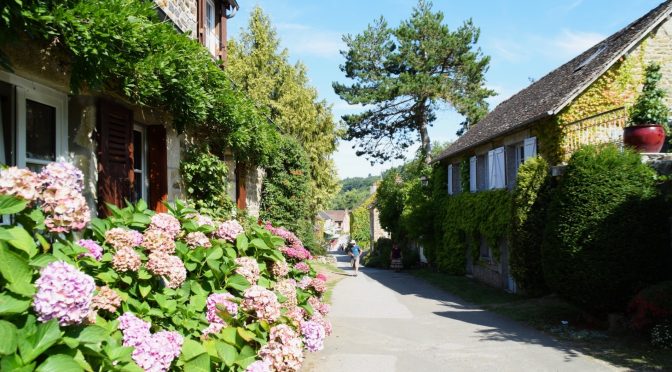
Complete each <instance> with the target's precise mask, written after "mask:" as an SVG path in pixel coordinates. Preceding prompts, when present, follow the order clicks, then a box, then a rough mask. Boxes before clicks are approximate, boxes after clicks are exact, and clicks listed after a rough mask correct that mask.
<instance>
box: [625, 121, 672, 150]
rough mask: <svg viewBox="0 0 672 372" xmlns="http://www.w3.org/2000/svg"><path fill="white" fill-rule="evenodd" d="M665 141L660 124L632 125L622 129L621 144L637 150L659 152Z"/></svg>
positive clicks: (663, 130)
mask: <svg viewBox="0 0 672 372" xmlns="http://www.w3.org/2000/svg"><path fill="white" fill-rule="evenodd" d="M663 143H665V129H663V126H662V125H658V124H646V125H633V126H631V127H626V128H625V129H624V130H623V144H624V145H626V146H628V147H630V148H633V149H634V150H637V151H639V152H660V149H661V148H663Z"/></svg>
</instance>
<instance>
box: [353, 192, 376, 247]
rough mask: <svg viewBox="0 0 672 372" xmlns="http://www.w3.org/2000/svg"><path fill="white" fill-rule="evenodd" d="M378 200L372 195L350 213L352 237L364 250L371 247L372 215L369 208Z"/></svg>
mask: <svg viewBox="0 0 672 372" xmlns="http://www.w3.org/2000/svg"><path fill="white" fill-rule="evenodd" d="M375 199H376V194H371V195H370V196H369V197H368V198H367V199H366V200H364V202H362V203H361V204H360V205H359V206H358V207H357V208H355V209H353V210H352V212H351V213H350V237H351V238H352V239H354V240H356V241H357V244H358V245H359V246H360V247H361V248H362V249H364V250H368V249H369V248H370V247H371V243H372V242H371V213H370V211H369V208H370V207H371V205H372V204H373V202H374V201H375Z"/></svg>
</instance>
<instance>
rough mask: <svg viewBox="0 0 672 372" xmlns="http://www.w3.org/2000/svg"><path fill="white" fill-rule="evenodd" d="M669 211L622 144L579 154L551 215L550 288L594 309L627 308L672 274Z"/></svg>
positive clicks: (547, 247)
mask: <svg viewBox="0 0 672 372" xmlns="http://www.w3.org/2000/svg"><path fill="white" fill-rule="evenodd" d="M669 207H670V206H669V203H668V202H666V201H664V200H663V199H662V198H661V197H660V196H659V193H658V190H657V188H656V176H655V172H654V171H653V170H652V169H651V168H649V167H648V166H647V165H644V164H642V163H641V160H640V157H639V155H638V154H636V153H633V152H630V151H624V152H621V151H620V150H619V149H618V148H616V147H614V146H605V147H599V148H598V147H592V146H588V147H585V148H583V149H581V150H580V151H578V152H576V153H574V155H573V156H572V158H571V159H570V161H569V164H568V166H567V169H566V173H565V175H564V176H563V178H562V180H561V182H560V184H559V186H558V189H557V190H556V192H555V193H554V197H553V200H552V201H551V204H550V206H549V210H548V224H547V226H546V230H545V235H544V237H545V239H544V242H543V245H542V259H543V270H544V277H545V278H546V283H547V284H548V286H549V288H551V289H552V290H554V291H556V292H557V293H559V294H560V295H562V296H564V297H566V298H567V299H569V300H571V301H573V302H574V303H576V304H578V305H580V306H581V307H583V308H585V309H587V310H591V311H593V312H609V311H622V310H623V309H624V307H625V304H626V303H627V301H628V300H629V299H630V298H631V297H632V296H633V295H634V294H635V293H636V292H637V290H639V289H640V288H642V287H644V286H645V285H647V284H651V283H655V282H658V281H660V280H662V279H664V278H666V277H669V276H670V272H672V270H671V269H672V268H671V267H670V264H669V262H670V259H671V257H670V250H669V238H670V232H669V226H668V223H667V221H668V218H669Z"/></svg>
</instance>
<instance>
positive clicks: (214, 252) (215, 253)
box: [206, 247, 224, 261]
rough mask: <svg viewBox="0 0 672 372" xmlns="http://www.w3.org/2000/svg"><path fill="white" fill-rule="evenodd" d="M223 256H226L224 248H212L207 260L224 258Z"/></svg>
mask: <svg viewBox="0 0 672 372" xmlns="http://www.w3.org/2000/svg"><path fill="white" fill-rule="evenodd" d="M222 256H224V250H223V249H222V247H217V248H213V249H211V250H210V253H209V254H208V256H207V257H206V260H213V261H216V260H219V259H220V258H222Z"/></svg>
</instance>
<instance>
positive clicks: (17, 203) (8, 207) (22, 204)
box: [0, 195, 28, 214]
mask: <svg viewBox="0 0 672 372" xmlns="http://www.w3.org/2000/svg"><path fill="white" fill-rule="evenodd" d="M26 206H28V202H27V201H26V200H24V199H21V198H17V197H14V196H11V195H0V214H14V213H19V212H21V211H22V210H24V209H26Z"/></svg>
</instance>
